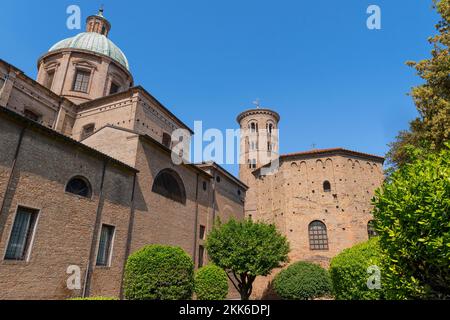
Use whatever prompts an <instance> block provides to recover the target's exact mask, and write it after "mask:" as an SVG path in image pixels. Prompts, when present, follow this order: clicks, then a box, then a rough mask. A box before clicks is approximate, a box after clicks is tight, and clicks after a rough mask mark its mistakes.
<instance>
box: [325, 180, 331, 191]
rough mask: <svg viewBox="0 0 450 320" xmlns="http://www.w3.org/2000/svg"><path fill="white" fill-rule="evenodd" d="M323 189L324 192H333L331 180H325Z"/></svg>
mask: <svg viewBox="0 0 450 320" xmlns="http://www.w3.org/2000/svg"><path fill="white" fill-rule="evenodd" d="M323 191H324V192H331V183H330V181H325V182H324V183H323Z"/></svg>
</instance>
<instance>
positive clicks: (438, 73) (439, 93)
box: [388, 0, 450, 166]
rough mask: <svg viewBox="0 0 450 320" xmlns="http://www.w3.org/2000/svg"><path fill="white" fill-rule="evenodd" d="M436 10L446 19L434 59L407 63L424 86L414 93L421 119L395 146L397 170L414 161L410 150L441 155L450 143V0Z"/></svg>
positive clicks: (438, 2) (438, 0)
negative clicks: (408, 147) (414, 148)
mask: <svg viewBox="0 0 450 320" xmlns="http://www.w3.org/2000/svg"><path fill="white" fill-rule="evenodd" d="M434 7H435V8H436V10H437V12H438V13H439V14H440V15H441V17H442V19H441V21H440V22H439V23H438V24H437V26H436V29H437V31H438V34H437V35H435V36H433V37H430V38H429V39H428V41H429V42H430V44H432V46H433V49H432V51H431V58H429V59H426V60H423V61H420V62H411V61H410V62H407V64H408V65H409V66H411V67H414V68H415V69H416V71H417V74H418V75H419V76H420V77H421V78H422V79H423V80H424V83H423V84H422V85H419V86H417V87H415V88H413V89H412V92H411V96H412V97H413V99H414V103H415V105H416V107H417V110H418V112H419V117H418V118H417V119H415V120H413V121H412V122H411V124H410V129H409V130H408V131H402V132H400V134H399V135H398V137H397V139H396V141H395V142H394V143H392V144H391V149H390V151H389V153H388V159H389V161H390V162H391V163H392V164H394V165H396V166H401V165H403V164H405V163H408V162H410V161H411V159H410V157H409V154H410V153H408V151H407V146H409V145H411V146H414V147H416V148H421V149H424V150H426V151H428V152H439V151H440V150H442V148H444V143H445V142H446V141H449V139H450V55H449V45H450V0H434Z"/></svg>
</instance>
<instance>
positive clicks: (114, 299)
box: [68, 297, 119, 301]
mask: <svg viewBox="0 0 450 320" xmlns="http://www.w3.org/2000/svg"><path fill="white" fill-rule="evenodd" d="M68 300H70V301H117V300H119V299H118V298H114V297H89V298H71V299H68Z"/></svg>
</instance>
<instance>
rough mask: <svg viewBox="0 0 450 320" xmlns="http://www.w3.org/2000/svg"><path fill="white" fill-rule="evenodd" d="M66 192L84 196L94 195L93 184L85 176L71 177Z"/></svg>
mask: <svg viewBox="0 0 450 320" xmlns="http://www.w3.org/2000/svg"><path fill="white" fill-rule="evenodd" d="M66 192H68V193H72V194H74V195H77V196H80V197H84V198H90V197H91V196H92V188H91V184H90V183H89V181H88V180H87V179H86V178H84V177H74V178H72V179H70V181H69V182H68V183H67V185H66Z"/></svg>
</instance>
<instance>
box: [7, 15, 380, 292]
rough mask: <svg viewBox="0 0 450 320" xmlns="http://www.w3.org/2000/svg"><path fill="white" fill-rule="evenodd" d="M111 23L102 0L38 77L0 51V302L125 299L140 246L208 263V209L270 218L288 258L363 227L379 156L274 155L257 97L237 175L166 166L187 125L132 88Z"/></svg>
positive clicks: (361, 236)
mask: <svg viewBox="0 0 450 320" xmlns="http://www.w3.org/2000/svg"><path fill="white" fill-rule="evenodd" d="M110 31H111V24H110V22H109V21H108V20H107V19H106V18H105V17H104V15H103V10H100V12H99V13H98V14H97V15H93V16H90V17H88V18H87V21H86V32H83V33H80V34H78V35H76V36H75V37H72V38H69V39H65V40H62V41H60V42H58V43H57V44H55V45H54V46H52V47H51V48H50V50H49V51H48V52H47V53H45V54H44V55H43V56H42V57H40V58H39V60H38V75H37V80H36V81H35V80H33V79H31V78H29V77H28V76H27V75H25V74H24V73H23V72H22V71H21V70H20V69H18V68H16V67H15V66H13V65H11V64H9V63H8V62H6V61H3V60H0V150H1V152H0V287H1V288H2V290H0V299H66V298H71V297H78V296H115V297H122V296H123V283H122V281H123V273H124V266H125V263H126V260H127V258H128V256H129V255H130V254H131V253H133V252H135V251H136V250H139V249H140V248H142V247H143V246H146V245H149V244H164V245H173V246H179V247H181V248H182V249H184V250H185V251H186V252H187V253H188V254H190V255H191V256H192V259H193V261H194V262H195V266H196V267H200V266H202V265H204V264H206V263H207V262H208V257H207V253H206V251H205V239H206V236H207V234H208V232H209V231H210V230H211V229H212V227H213V223H214V221H216V219H217V218H220V219H221V220H222V221H227V220H228V219H230V218H235V219H238V220H242V219H244V218H245V217H247V218H251V219H253V220H256V221H265V222H269V223H274V224H275V225H276V226H277V227H278V229H279V230H280V231H281V232H282V233H283V234H284V235H286V236H287V238H288V240H289V242H290V244H291V248H292V251H291V254H290V258H291V262H295V261H298V260H307V261H314V262H318V263H321V264H322V265H325V266H326V265H327V264H328V263H329V261H330V259H331V258H332V257H333V256H335V255H336V254H337V253H339V252H340V251H342V250H343V249H345V248H348V247H351V246H352V245H354V244H356V243H358V242H361V241H365V240H367V239H368V237H370V236H371V235H373V229H372V228H371V220H372V216H371V204H370V200H371V198H372V197H373V195H374V190H375V189H376V188H377V187H379V186H380V184H381V183H382V181H383V170H382V169H383V161H384V159H383V158H381V157H378V156H375V155H369V154H365V153H361V152H355V151H350V150H346V149H326V150H312V151H309V152H300V153H295V154H286V155H280V153H279V141H278V135H277V133H276V132H277V130H278V126H279V122H280V119H281V117H280V115H279V114H278V113H277V112H275V111H272V110H269V109H262V108H255V109H251V110H247V111H245V112H243V113H241V114H240V115H239V117H238V123H239V125H240V127H241V129H244V130H248V131H249V132H250V133H251V135H250V137H244V138H243V139H242V142H241V156H242V159H244V161H243V163H242V164H240V170H239V171H240V177H239V178H236V177H234V176H233V175H232V174H230V173H229V172H227V171H226V170H225V169H223V168H222V167H221V166H220V165H218V164H216V163H201V164H181V165H176V164H174V163H173V161H172V149H171V148H172V146H173V144H174V141H172V133H173V132H174V131H175V130H177V129H185V130H186V131H187V132H190V133H191V134H193V131H192V130H191V129H190V128H189V127H188V126H187V125H186V124H185V123H183V122H182V121H181V120H180V119H179V118H178V117H177V116H176V115H174V114H173V113H172V112H171V111H170V110H169V109H168V108H167V107H165V106H164V105H162V104H161V103H160V102H159V101H158V100H157V99H156V98H155V97H153V96H152V95H151V94H150V93H149V92H148V91H147V90H145V89H144V88H143V87H141V86H136V85H135V83H134V79H133V75H132V72H131V71H130V70H131V69H130V65H129V62H128V60H127V58H126V56H125V54H124V53H123V52H122V51H121V50H120V49H119V47H118V46H116V45H115V44H114V43H113V42H112V41H111V40H110V38H109V34H110ZM262 130H266V132H267V137H266V139H262V140H260V139H259V138H258V136H259V135H258V132H260V131H262ZM253 136H255V137H256V138H255V137H253ZM261 154H265V155H267V157H263V158H261V157H260V155H261ZM272 167H276V170H274V171H273V170H272V172H271V173H270V174H267V171H268V168H272ZM77 272H78V274H79V277H78V282H77V281H75V282H73V283H71V284H69V283H68V279H69V278H70V276H71V275H73V274H75V275H76V274H77ZM271 278H272V277H268V278H267V279H261V280H260V281H259V282H258V284H257V288H256V289H257V290H255V297H256V298H261V297H264V294H265V292H266V291H267V288H268V284H269V282H270V279H271ZM71 279H72V278H71ZM71 285H72V286H71ZM231 294H232V293H231Z"/></svg>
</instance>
